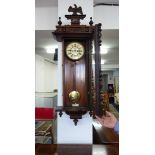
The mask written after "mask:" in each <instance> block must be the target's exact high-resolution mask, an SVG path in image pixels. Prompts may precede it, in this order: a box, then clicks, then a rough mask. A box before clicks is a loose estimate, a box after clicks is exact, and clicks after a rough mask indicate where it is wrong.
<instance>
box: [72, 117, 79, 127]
mask: <svg viewBox="0 0 155 155" xmlns="http://www.w3.org/2000/svg"><path fill="white" fill-rule="evenodd" d="M73 121H74V124H75V126H77V122H78V119H76V118H75V119H74V120H73Z"/></svg>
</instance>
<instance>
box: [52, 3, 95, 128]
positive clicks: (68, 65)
mask: <svg viewBox="0 0 155 155" xmlns="http://www.w3.org/2000/svg"><path fill="white" fill-rule="evenodd" d="M74 6H75V7H72V6H70V7H69V9H68V11H69V12H73V14H72V15H65V17H66V18H67V19H68V20H71V25H62V22H61V18H60V17H59V21H58V25H57V26H56V30H55V31H54V32H53V35H54V36H55V38H56V40H57V41H59V42H62V51H59V52H62V59H63V60H62V61H63V106H62V107H58V108H57V111H59V114H60V116H61V115H62V111H64V112H65V113H66V114H68V115H70V118H71V119H73V121H74V123H75V125H77V122H78V119H81V118H82V115H83V114H85V113H87V112H88V111H90V113H92V112H91V111H92V110H93V109H92V108H90V107H92V106H91V105H92V104H93V103H92V92H91V77H92V76H91V75H92V40H93V37H94V29H95V26H93V25H92V24H93V22H92V18H91V20H90V22H89V24H90V25H88V26H87V25H80V20H82V19H84V18H85V16H86V15H83V12H82V8H81V7H77V5H76V4H74Z"/></svg>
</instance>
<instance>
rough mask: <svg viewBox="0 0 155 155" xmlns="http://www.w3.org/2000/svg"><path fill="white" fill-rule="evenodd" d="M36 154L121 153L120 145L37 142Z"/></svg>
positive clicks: (89, 154) (98, 154) (95, 154)
mask: <svg viewBox="0 0 155 155" xmlns="http://www.w3.org/2000/svg"><path fill="white" fill-rule="evenodd" d="M35 155H119V146H118V144H114V145H75V144H68V145H67V144H59V145H57V144H37V145H36V153H35Z"/></svg>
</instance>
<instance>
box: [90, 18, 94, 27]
mask: <svg viewBox="0 0 155 155" xmlns="http://www.w3.org/2000/svg"><path fill="white" fill-rule="evenodd" d="M93 23H94V22H93V21H92V17H90V22H89V25H90V26H92V25H93Z"/></svg>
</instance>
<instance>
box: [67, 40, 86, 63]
mask: <svg viewBox="0 0 155 155" xmlns="http://www.w3.org/2000/svg"><path fill="white" fill-rule="evenodd" d="M66 55H67V56H68V58H70V59H71V60H79V59H80V58H82V56H83V55H84V47H83V45H82V44H81V43H78V42H71V43H69V44H68V46H67V47H66Z"/></svg>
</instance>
